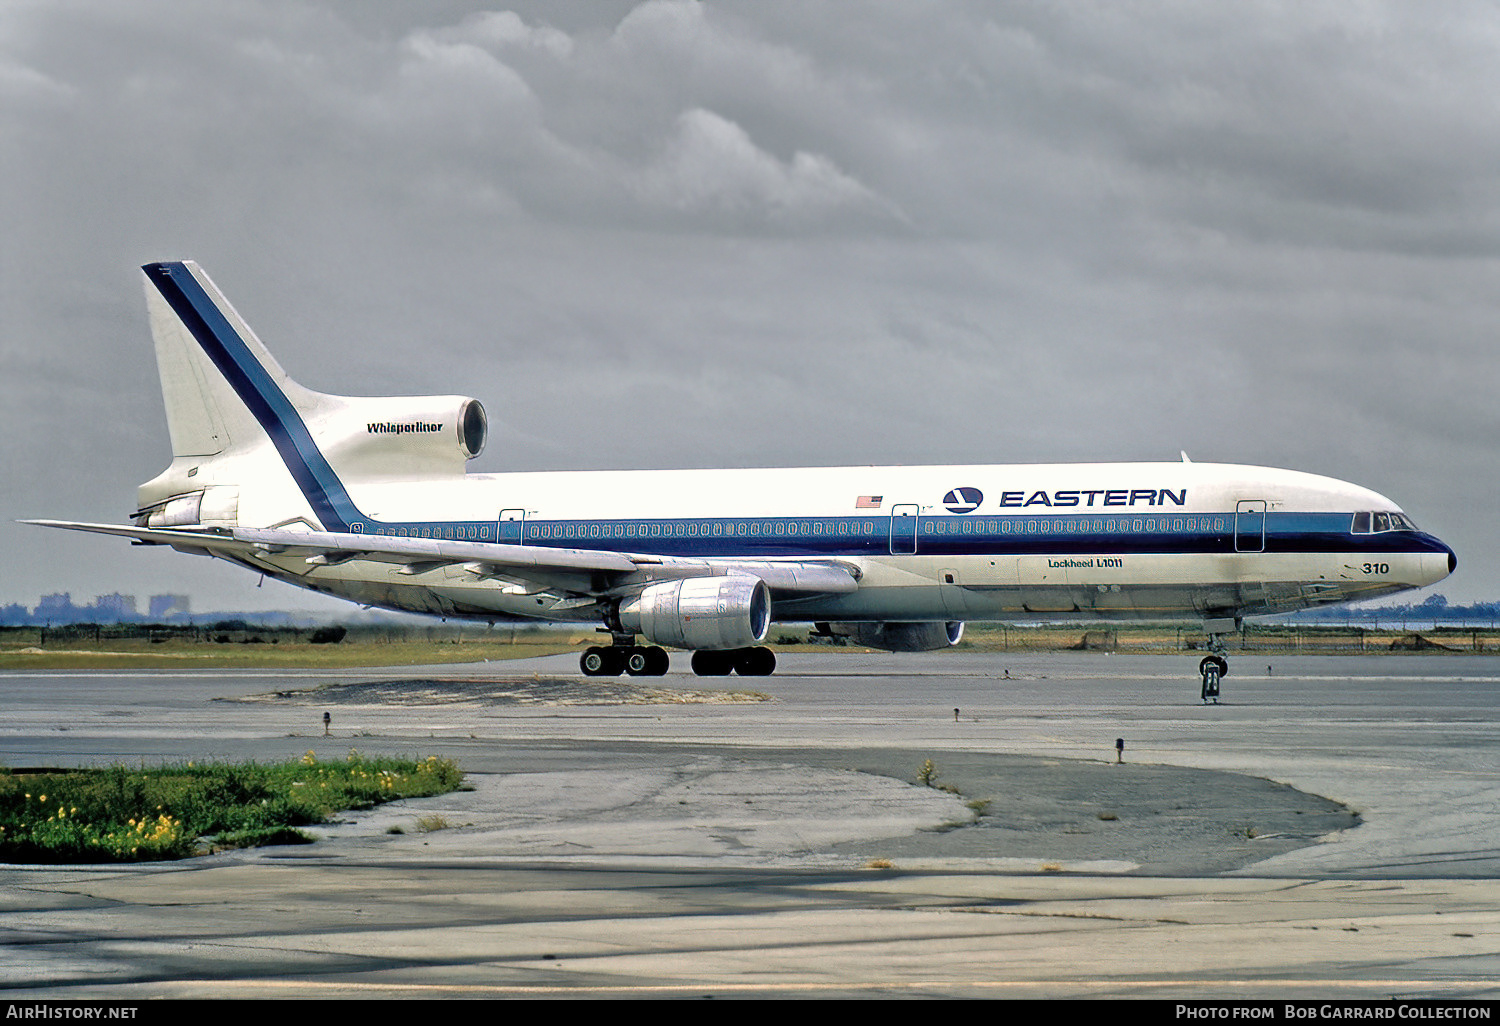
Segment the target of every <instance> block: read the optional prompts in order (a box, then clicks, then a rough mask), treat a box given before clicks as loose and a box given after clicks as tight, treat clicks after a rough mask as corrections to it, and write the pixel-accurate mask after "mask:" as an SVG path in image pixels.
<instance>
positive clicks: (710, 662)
mask: <svg viewBox="0 0 1500 1026" xmlns="http://www.w3.org/2000/svg"><path fill="white" fill-rule="evenodd" d="M733 669H734V654H733V653H732V652H707V651H701V652H694V653H693V672H694V673H696V674H697V675H698V676H700V677H727V676H729V674H730V671H732V670H733Z"/></svg>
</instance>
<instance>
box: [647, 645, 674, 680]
mask: <svg viewBox="0 0 1500 1026" xmlns="http://www.w3.org/2000/svg"><path fill="white" fill-rule="evenodd" d="M645 652H646V675H647V676H648V677H661V676H665V675H666V672H667V670H669V669H671V667H672V657H671V656H669V655H667V650H666V649H664V648H662V647H661V646H660V645H652V646H651V647H650V648H648V649H646V650H645Z"/></svg>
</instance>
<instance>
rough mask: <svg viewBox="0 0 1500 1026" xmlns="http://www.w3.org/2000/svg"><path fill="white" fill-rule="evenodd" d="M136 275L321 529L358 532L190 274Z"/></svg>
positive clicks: (358, 516)
mask: <svg viewBox="0 0 1500 1026" xmlns="http://www.w3.org/2000/svg"><path fill="white" fill-rule="evenodd" d="M141 270H143V271H144V272H145V273H146V277H147V278H149V279H150V280H151V282H152V284H154V285H155V286H156V289H157V291H158V292H160V293H161V295H162V298H163V299H165V300H166V301H167V305H168V306H170V307H171V308H172V310H173V312H175V313H176V314H177V316H178V317H179V318H181V320H182V323H183V324H185V325H186V326H187V329H188V331H190V332H192V335H193V338H194V339H196V340H197V342H198V345H199V347H200V348H202V350H203V351H204V353H206V354H207V355H208V358H209V359H210V360H212V361H213V364H214V366H215V367H217V368H218V369H219V373H220V374H223V375H224V379H225V380H226V381H228V382H229V385H230V387H231V388H233V389H234V391H235V394H236V395H238V396H239V397H240V401H241V402H243V403H244V404H245V406H246V407H247V408H248V409H249V410H250V412H251V414H252V415H253V416H254V417H255V419H256V421H257V422H259V424H260V426H261V428H262V429H263V430H264V431H265V432H266V434H267V435H268V436H269V437H270V439H271V441H272V443H273V444H274V445H275V446H276V451H277V452H278V453H280V454H281V460H282V462H283V463H284V464H286V468H287V470H288V471H290V472H291V475H292V479H293V480H295V481H296V482H297V487H298V488H300V489H302V494H303V495H304V496H305V497H306V498H307V501H308V503H309V504H310V505H311V506H312V509H313V513H314V515H315V516H316V517H317V518H318V520H319V521H321V522H322V524H323V526H324V527H325V528H326V529H328V530H330V531H348V530H349V529H350V527H351V526H352V525H355V524H358V525H360V528H361V529H363V528H364V526H365V525H366V523H367V521H366V518H365V516H364V515H363V514H362V513H360V511H359V510H358V509H357V508H355V505H354V502H353V501H352V500H351V499H350V498H349V493H348V492H347V491H346V490H345V489H344V484H343V482H342V481H340V480H339V478H338V475H337V474H335V473H334V471H333V468H332V467H331V466H329V465H328V461H327V460H326V459H324V457H323V454H322V452H320V451H319V450H318V446H317V443H315V442H314V441H313V438H312V433H311V432H309V431H308V430H307V425H306V424H304V423H303V422H302V416H301V414H299V413H298V412H297V408H296V407H295V406H293V405H292V403H291V400H289V399H288V398H287V397H286V395H285V394H284V393H283V392H282V391H281V389H280V387H278V386H277V384H276V382H275V381H273V380H272V379H271V376H270V375H269V374H267V373H266V369H265V368H264V367H262V366H261V363H260V361H259V360H257V359H256V358H255V355H254V354H253V353H252V352H251V351H250V347H249V346H247V345H246V344H245V340H244V339H242V338H241V337H240V335H239V332H237V331H235V330H234V327H233V326H232V325H231V324H230V323H229V321H228V320H227V319H226V318H225V316H224V315H223V313H222V312H220V310H219V308H218V306H217V304H215V303H214V301H213V299H212V298H210V296H209V295H208V293H207V292H205V291H204V290H203V286H202V285H200V284H199V283H198V280H197V279H196V278H194V277H193V274H192V272H191V271H189V270H188V269H187V267H186V266H185V265H183V264H181V263H159V264H147V265H146V266H144V267H143V268H141Z"/></svg>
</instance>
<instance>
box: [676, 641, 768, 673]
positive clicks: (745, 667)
mask: <svg viewBox="0 0 1500 1026" xmlns="http://www.w3.org/2000/svg"><path fill="white" fill-rule="evenodd" d="M731 671H732V672H734V673H738V674H739V675H740V676H741V677H769V676H770V675H771V674H773V673H775V672H776V653H775V652H772V651H771V650H770V649H769V648H760V647H756V648H732V649H729V650H727V651H724V652H708V651H702V652H694V653H693V672H694V673H696V674H697V675H698V676H700V677H727V676H729V674H730V672H731Z"/></svg>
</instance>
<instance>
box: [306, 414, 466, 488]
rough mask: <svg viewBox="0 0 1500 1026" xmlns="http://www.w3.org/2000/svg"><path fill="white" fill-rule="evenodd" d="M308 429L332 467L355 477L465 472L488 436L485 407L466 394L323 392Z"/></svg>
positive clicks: (309, 417) (308, 416)
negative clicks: (355, 394)
mask: <svg viewBox="0 0 1500 1026" xmlns="http://www.w3.org/2000/svg"><path fill="white" fill-rule="evenodd" d="M307 428H308V431H309V432H310V433H311V434H312V437H313V441H314V442H315V443H316V444H317V446H318V448H319V449H320V450H322V452H323V455H324V456H325V457H326V458H327V460H328V462H329V464H330V465H331V466H332V467H333V469H334V470H335V471H336V472H337V473H338V474H339V475H340V476H348V477H351V478H371V477H405V476H408V475H416V474H420V475H424V476H425V475H431V474H442V473H451V474H462V473H463V470H464V464H465V463H466V462H467V461H469V460H471V459H473V458H474V457H475V456H478V455H479V454H480V453H481V452H483V451H484V443H485V441H486V440H487V438H488V436H489V420H488V418H487V417H486V416H485V412H484V407H483V406H482V405H481V404H480V402H479V400H477V399H470V398H468V397H466V396H461V395H433V396H391V397H384V398H375V397H371V398H363V397H360V398H352V397H347V396H332V395H320V396H318V398H317V400H316V403H315V407H314V409H313V410H311V411H309V413H308V414H307Z"/></svg>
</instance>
